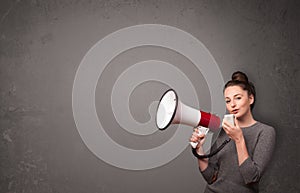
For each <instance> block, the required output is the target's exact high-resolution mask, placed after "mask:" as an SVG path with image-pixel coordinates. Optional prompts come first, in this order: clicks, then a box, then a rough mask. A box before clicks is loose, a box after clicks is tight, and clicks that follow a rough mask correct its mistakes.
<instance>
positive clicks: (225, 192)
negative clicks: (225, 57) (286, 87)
mask: <svg viewBox="0 0 300 193" xmlns="http://www.w3.org/2000/svg"><path fill="white" fill-rule="evenodd" d="M223 92H224V97H225V103H226V108H227V111H228V112H229V113H230V114H234V115H235V120H234V122H235V125H231V124H230V123H229V122H227V121H225V120H223V122H222V127H223V129H222V130H221V132H220V134H219V136H218V138H217V140H216V142H215V143H214V145H213V146H212V149H211V150H212V151H213V150H214V149H215V148H216V147H218V146H220V145H221V144H222V143H223V142H224V141H225V140H226V139H228V138H230V139H231V141H230V142H229V143H228V144H227V145H226V146H225V147H224V148H223V149H222V150H221V151H220V152H218V154H216V155H215V156H213V157H211V158H209V159H207V158H206V159H198V165H199V170H200V172H201V174H202V176H203V177H204V179H205V180H206V181H207V183H208V185H207V186H206V189H205V192H206V193H209V192H220V193H221V192H222V193H229V192H233V193H248V192H251V193H252V192H258V185H259V181H260V179H261V177H262V175H263V172H264V171H265V169H266V167H267V165H268V163H269V161H270V158H271V155H272V152H273V150H274V146H275V130H274V128H273V127H271V126H268V125H266V124H263V123H261V122H259V121H256V120H255V119H254V118H253V115H252V109H253V107H254V104H255V88H254V86H253V84H252V83H251V82H249V81H248V78H247V76H246V74H244V73H243V72H239V71H238V72H235V73H233V74H232V80H230V81H228V82H227V83H226V84H225V86H224V91H223ZM204 140H205V135H204V134H201V135H198V130H197V129H195V130H194V132H193V135H192V137H191V138H190V141H191V142H198V145H197V147H196V149H197V152H198V154H200V155H201V154H203V150H202V145H203V143H204Z"/></svg>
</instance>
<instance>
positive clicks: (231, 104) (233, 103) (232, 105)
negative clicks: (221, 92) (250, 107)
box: [230, 100, 235, 108]
mask: <svg viewBox="0 0 300 193" xmlns="http://www.w3.org/2000/svg"><path fill="white" fill-rule="evenodd" d="M230 106H231V107H232V108H233V107H235V102H234V100H232V102H231V103H230Z"/></svg>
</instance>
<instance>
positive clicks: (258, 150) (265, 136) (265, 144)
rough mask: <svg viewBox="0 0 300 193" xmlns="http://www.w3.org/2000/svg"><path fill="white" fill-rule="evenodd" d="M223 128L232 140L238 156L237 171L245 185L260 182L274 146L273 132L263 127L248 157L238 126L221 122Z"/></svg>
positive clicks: (269, 128)
mask: <svg viewBox="0 0 300 193" xmlns="http://www.w3.org/2000/svg"><path fill="white" fill-rule="evenodd" d="M223 128H224V130H225V132H226V133H227V135H228V136H229V137H230V138H231V139H233V140H234V142H235V145H236V150H237V155H238V163H239V170H240V173H241V175H242V177H243V180H244V182H245V184H250V183H253V182H257V181H259V180H260V178H261V176H262V173H263V172H264V170H265V168H266V166H267V164H268V162H269V160H270V158H271V155H272V153H273V150H274V146H275V130H274V128H273V127H269V126H265V127H264V128H263V129H262V130H261V132H260V133H259V135H258V136H257V140H256V145H255V147H254V150H253V155H252V157H250V156H249V153H248V149H247V146H246V142H245V139H244V135H243V133H242V130H241V129H240V127H239V125H238V124H237V122H236V126H232V125H229V124H228V123H227V122H226V121H224V122H223Z"/></svg>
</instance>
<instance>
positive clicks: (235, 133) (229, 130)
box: [222, 118, 244, 142]
mask: <svg viewBox="0 0 300 193" xmlns="http://www.w3.org/2000/svg"><path fill="white" fill-rule="evenodd" d="M234 123H235V125H231V124H230V123H229V122H228V121H226V120H223V122H222V127H223V129H224V131H225V132H226V134H227V135H228V136H229V137H230V138H231V139H232V140H234V141H235V142H238V141H241V140H243V139H244V135H243V131H242V129H241V128H240V126H239V124H238V121H237V120H236V118H235V119H234Z"/></svg>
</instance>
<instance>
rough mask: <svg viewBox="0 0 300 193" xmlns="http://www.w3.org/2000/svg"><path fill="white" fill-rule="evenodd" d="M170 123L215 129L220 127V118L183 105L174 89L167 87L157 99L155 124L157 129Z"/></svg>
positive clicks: (163, 127) (166, 126)
mask: <svg viewBox="0 0 300 193" xmlns="http://www.w3.org/2000/svg"><path fill="white" fill-rule="evenodd" d="M171 124H184V125H189V126H191V127H198V126H202V127H206V128H209V129H211V130H217V129H219V127H220V118H219V117H218V116H216V115H213V114H211V113H207V112H204V111H201V110H197V109H194V108H192V107H190V106H187V105H185V104H184V103H182V102H181V101H180V100H178V95H177V93H176V92H175V90H173V89H169V90H167V91H166V92H165V93H164V94H163V96H162V97H161V99H160V101H159V104H158V108H157V112H156V125H157V127H158V129H160V130H165V129H166V128H168V127H169V126H170V125H171Z"/></svg>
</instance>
